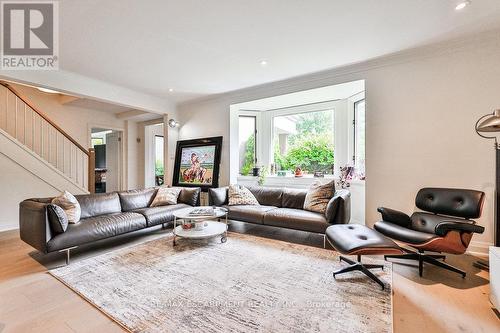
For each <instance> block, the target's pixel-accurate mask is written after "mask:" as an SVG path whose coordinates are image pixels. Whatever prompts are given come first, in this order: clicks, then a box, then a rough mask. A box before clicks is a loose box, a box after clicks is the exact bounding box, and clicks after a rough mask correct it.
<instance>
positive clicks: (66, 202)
mask: <svg viewBox="0 0 500 333" xmlns="http://www.w3.org/2000/svg"><path fill="white" fill-rule="evenodd" d="M52 203H53V204H54V205H58V206H59V207H61V208H62V209H63V210H64V212H65V213H66V216H67V217H68V223H78V221H80V215H81V213H82V210H81V208H80V204H79V203H78V200H76V198H75V196H74V195H73V194H71V193H69V192H68V191H64V192H63V193H61V194H60V195H59V196H58V197H55V198H54V199H52Z"/></svg>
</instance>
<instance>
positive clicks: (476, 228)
mask: <svg viewBox="0 0 500 333" xmlns="http://www.w3.org/2000/svg"><path fill="white" fill-rule="evenodd" d="M450 231H459V232H467V233H474V232H475V233H478V234H482V233H483V232H484V227H482V226H480V225H477V224H475V222H473V221H463V222H462V221H450V220H446V221H443V222H440V223H438V224H437V225H436V228H435V233H436V235H438V236H441V237H443V236H446V234H447V233H448V232H450Z"/></svg>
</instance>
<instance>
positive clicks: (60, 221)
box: [47, 204, 68, 234]
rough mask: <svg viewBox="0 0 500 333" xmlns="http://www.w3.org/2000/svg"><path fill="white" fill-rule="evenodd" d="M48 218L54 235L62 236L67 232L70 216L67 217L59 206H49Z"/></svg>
mask: <svg viewBox="0 0 500 333" xmlns="http://www.w3.org/2000/svg"><path fill="white" fill-rule="evenodd" d="M47 216H48V218H49V225H50V230H51V231H52V232H54V234H61V233H63V232H65V231H66V229H67V228H68V216H66V213H65V212H64V209H62V208H61V207H59V206H58V205H54V204H48V205H47Z"/></svg>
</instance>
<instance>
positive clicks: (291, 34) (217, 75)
mask: <svg viewBox="0 0 500 333" xmlns="http://www.w3.org/2000/svg"><path fill="white" fill-rule="evenodd" d="M458 2H459V1H458V0H384V1H375V0H364V1H363V0H358V1H353V0H310V1H303V0H252V1H249V0H217V1H203V0H182V1H179V0H148V1H137V0H85V1H81V0H64V1H61V2H60V7H59V11H60V15H59V16H60V29H59V31H60V43H59V45H60V46H59V47H60V57H59V59H60V68H61V69H63V70H65V71H69V72H74V73H78V74H82V75H85V76H88V77H91V78H94V79H98V80H101V81H105V82H109V83H112V84H115V85H119V86H123V87H127V88H130V89H134V90H136V91H140V92H143V93H146V94H149V95H154V96H159V97H162V98H166V99H170V100H172V101H174V102H183V101H186V100H189V99H193V98H197V97H200V96H204V95H210V94H215V93H222V92H227V91H231V90H236V89H241V88H245V87H249V86H254V85H258V84H263V83H267V82H272V81H277V80H282V79H286V78H290V77H294V76H298V75H302V74H306V73H311V72H316V71H321V70H325V69H330V68H334V67H338V66H342V65H346V64H349V63H355V62H361V61H364V60H367V59H370V58H374V57H378V56H383V55H386V54H390V53H394V52H397V51H401V50H404V49H408V48H412V47H416V46H420V45H424V44H428V43H433V42H438V41H443V40H447V39H454V38H458V37H460V36H464V35H468V34H473V33H477V32H480V31H486V30H493V29H500V1H499V0H473V1H472V4H471V5H470V6H468V7H467V8H465V9H464V10H462V11H455V6H456V4H457V3H458ZM261 60H266V61H267V62H268V64H267V65H266V66H261V64H260V61H261ZM170 88H172V89H174V91H173V92H169V89H170Z"/></svg>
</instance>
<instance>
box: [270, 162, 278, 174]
mask: <svg viewBox="0 0 500 333" xmlns="http://www.w3.org/2000/svg"><path fill="white" fill-rule="evenodd" d="M269 174H270V175H271V176H274V175H275V174H276V164H274V163H271V172H270V173H269Z"/></svg>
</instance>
